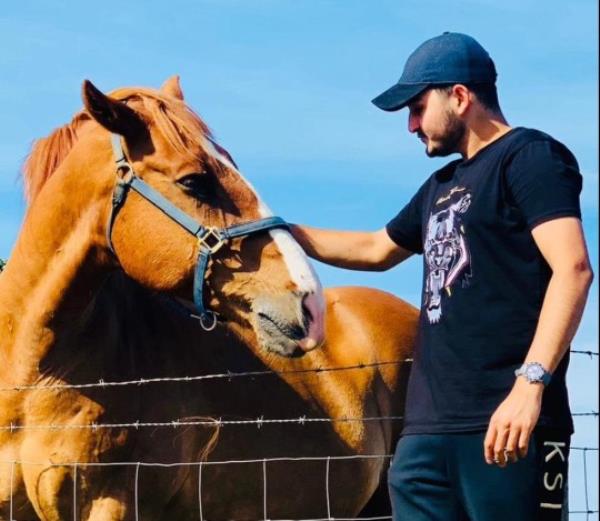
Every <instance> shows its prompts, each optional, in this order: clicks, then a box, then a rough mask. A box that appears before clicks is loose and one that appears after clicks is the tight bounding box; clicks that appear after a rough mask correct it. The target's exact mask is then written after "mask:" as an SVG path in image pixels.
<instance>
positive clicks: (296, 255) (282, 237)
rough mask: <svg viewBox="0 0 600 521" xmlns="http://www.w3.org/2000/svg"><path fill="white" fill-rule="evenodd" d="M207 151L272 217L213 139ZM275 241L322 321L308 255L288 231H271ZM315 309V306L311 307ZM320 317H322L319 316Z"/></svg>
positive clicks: (320, 292)
mask: <svg viewBox="0 0 600 521" xmlns="http://www.w3.org/2000/svg"><path fill="white" fill-rule="evenodd" d="M205 144H206V146H205V148H206V151H207V152H208V153H209V154H210V155H211V156H213V157H214V158H215V159H216V160H217V161H219V162H220V163H222V164H223V165H225V166H226V167H227V168H229V169H230V170H233V171H234V172H236V173H237V174H238V175H239V176H240V178H241V179H242V181H244V182H245V183H246V185H247V186H248V188H249V189H250V190H251V191H252V193H253V194H254V196H255V197H256V200H257V201H258V212H259V214H260V216H261V217H263V218H264V217H272V216H273V215H274V214H273V212H272V211H271V209H270V208H269V207H268V206H267V205H266V204H265V203H263V201H262V200H261V198H260V197H259V195H258V192H257V191H256V190H255V189H254V187H253V186H252V184H251V183H250V182H249V181H248V180H247V179H246V178H244V176H243V175H242V174H241V172H240V171H239V170H238V169H237V168H236V167H235V166H234V165H233V164H232V163H231V161H229V160H228V159H227V158H226V157H225V156H223V155H222V154H220V153H219V151H218V150H217V149H216V148H215V146H214V145H213V142H212V140H211V139H205ZM269 233H270V235H271V237H272V238H273V241H275V244H276V245H277V247H278V248H279V251H280V252H281V254H282V256H283V258H284V260H285V264H286V266H287V269H288V272H289V275H290V278H291V279H292V281H293V282H294V283H295V284H296V286H297V287H298V290H299V291H301V292H306V293H314V294H315V295H316V296H317V298H318V304H317V307H318V308H320V309H311V312H312V313H313V315H314V316H313V319H314V320H315V321H320V319H322V314H323V308H324V305H325V304H324V301H323V288H322V287H321V283H320V281H319V278H318V277H317V274H316V273H315V271H314V269H313V267H312V266H311V264H310V262H309V260H308V257H307V256H306V253H304V250H303V249H302V248H300V245H299V244H298V243H297V242H296V241H295V240H294V238H293V237H292V236H291V235H290V233H289V232H288V231H287V230H282V229H273V230H269ZM311 307H314V306H311ZM319 315H320V316H319Z"/></svg>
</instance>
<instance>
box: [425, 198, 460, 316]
mask: <svg viewBox="0 0 600 521" xmlns="http://www.w3.org/2000/svg"><path fill="white" fill-rule="evenodd" d="M435 204H436V207H441V208H442V209H441V210H438V211H436V212H432V213H431V215H430V216H429V221H428V222H427V233H426V236H425V244H424V248H423V250H424V254H425V262H426V270H427V271H426V279H425V280H426V282H425V293H424V307H425V311H426V312H427V318H428V320H429V323H430V324H436V323H438V322H439V321H440V319H441V318H442V314H443V311H442V302H443V300H442V297H443V295H444V291H445V292H446V294H447V295H448V296H451V295H452V292H451V287H452V285H453V284H454V283H455V282H457V281H458V280H460V281H462V284H463V287H464V286H466V285H468V283H469V278H470V276H471V274H470V270H469V268H470V266H471V255H470V253H469V247H468V244H467V238H466V236H465V229H464V226H463V223H462V216H463V215H464V214H465V213H466V212H467V211H468V210H469V207H470V206H471V192H470V191H468V190H467V189H466V188H465V187H461V186H456V187H454V188H452V190H450V192H448V194H447V195H446V196H443V197H440V198H439V199H438V200H437V201H436V203H435Z"/></svg>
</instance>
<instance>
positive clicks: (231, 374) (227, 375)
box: [0, 358, 412, 391]
mask: <svg viewBox="0 0 600 521" xmlns="http://www.w3.org/2000/svg"><path fill="white" fill-rule="evenodd" d="M411 361H412V359H411V358H406V359H404V360H393V361H387V362H370V363H360V364H354V365H344V366H332V367H315V368H307V369H286V370H283V371H275V370H272V369H265V370H261V371H241V372H235V371H225V372H221V373H211V374H203V375H196V376H165V377H157V378H138V379H136V380H125V381H116V382H105V381H104V380H102V379H101V380H98V381H97V382H90V383H82V384H67V383H45V384H28V385H15V386H12V387H0V391H29V390H35V389H88V388H92V387H102V388H104V387H124V386H128V385H135V386H140V385H148V384H154V383H165V382H197V381H202V380H219V379H227V380H233V379H234V378H247V377H250V378H254V377H257V376H285V375H290V374H306V373H317V374H318V373H328V372H335V371H350V370H353V369H368V368H373V367H381V366H387V365H400V364H404V363H407V362H411Z"/></svg>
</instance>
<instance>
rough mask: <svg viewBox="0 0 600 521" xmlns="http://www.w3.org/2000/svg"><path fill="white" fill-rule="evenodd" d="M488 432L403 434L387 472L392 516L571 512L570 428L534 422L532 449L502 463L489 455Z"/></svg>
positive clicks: (542, 519)
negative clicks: (550, 428)
mask: <svg viewBox="0 0 600 521" xmlns="http://www.w3.org/2000/svg"><path fill="white" fill-rule="evenodd" d="M484 437H485V433H484V432H477V433H461V434H415V435H407V436H404V437H403V438H401V439H400V441H399V442H398V445H397V447H396V453H395V455H394V459H393V460H392V465H391V467H390V469H389V473H388V480H389V490H390V498H391V501H392V511H393V519H394V521H463V520H464V521H466V520H469V521H496V520H498V521H500V520H502V521H536V520H539V521H561V520H565V519H568V512H567V510H568V506H567V493H566V491H567V470H568V456H569V442H570V436H569V434H566V433H564V432H556V431H552V432H551V431H548V430H542V429H537V430H536V431H535V432H534V434H533V435H532V438H531V442H530V444H529V452H528V454H527V457H526V458H525V459H522V460H519V461H518V462H517V463H512V464H508V465H507V466H506V467H505V468H499V467H498V466H497V465H488V464H487V463H486V462H485V460H484V457H483V439H484Z"/></svg>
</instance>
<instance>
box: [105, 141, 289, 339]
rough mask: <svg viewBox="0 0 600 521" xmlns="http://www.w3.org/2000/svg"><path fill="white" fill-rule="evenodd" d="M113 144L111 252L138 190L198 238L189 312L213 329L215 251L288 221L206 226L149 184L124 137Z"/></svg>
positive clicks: (271, 219) (202, 323)
mask: <svg viewBox="0 0 600 521" xmlns="http://www.w3.org/2000/svg"><path fill="white" fill-rule="evenodd" d="M111 140H112V147H113V152H114V155H115V158H116V159H115V162H116V164H117V184H116V185H115V189H114V191H113V196H112V208H111V212H110V216H109V218H108V228H107V232H106V233H107V239H108V247H109V248H110V251H111V252H112V253H113V254H114V255H115V257H116V256H117V254H116V253H115V249H114V246H113V243H112V230H113V227H114V224H115V219H116V217H117V214H118V212H119V210H120V209H121V207H122V206H123V204H124V203H125V199H126V198H127V194H128V193H129V189H132V190H135V191H136V192H137V193H138V194H139V195H141V196H142V197H143V198H144V199H146V200H147V201H149V202H151V203H152V204H153V205H154V206H156V207H157V208H158V209H159V210H161V211H162V212H163V213H164V214H165V215H167V216H168V217H170V218H171V219H172V220H173V221H175V222H176V223H177V224H179V225H180V226H181V227H183V228H184V229H185V230H187V231H188V232H189V233H191V234H192V235H194V236H195V237H196V238H197V239H198V262H197V264H196V271H195V273H194V290H193V294H194V306H195V308H196V312H197V314H192V313H189V315H190V316H192V317H194V318H196V319H198V321H199V322H200V325H201V326H202V329H204V330H205V331H212V330H213V329H214V328H215V327H216V326H217V314H216V313H215V312H214V311H211V310H210V309H206V308H205V307H204V294H203V290H204V276H205V274H206V269H207V267H208V263H209V261H210V257H211V255H212V254H213V253H216V252H217V251H219V249H221V247H222V246H223V245H224V244H225V243H226V242H227V241H229V240H230V239H233V238H235V237H243V236H246V235H251V234H253V233H257V232H262V231H265V230H271V229H273V228H288V224H287V223H286V222H285V221H284V220H283V219H282V218H281V217H267V218H265V219H258V220H256V221H250V222H246V223H242V224H236V225H233V226H229V227H227V228H216V227H212V226H209V227H205V226H203V225H202V224H200V223H198V222H197V221H196V220H195V219H193V218H192V217H190V216H189V215H188V214H186V213H185V212H184V211H182V210H180V209H179V208H177V207H176V206H175V205H174V204H173V203H172V202H171V201H169V200H168V199H167V198H166V197H164V196H163V195H162V194H160V193H159V192H157V191H156V190H155V189H154V188H152V187H151V186H150V185H149V184H147V183H146V182H144V181H143V180H142V179H141V178H140V177H138V176H137V175H136V173H135V172H134V170H133V167H132V166H131V164H130V163H129V162H128V161H127V158H126V157H125V153H124V152H123V147H122V145H121V136H119V135H118V134H112V137H111Z"/></svg>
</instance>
